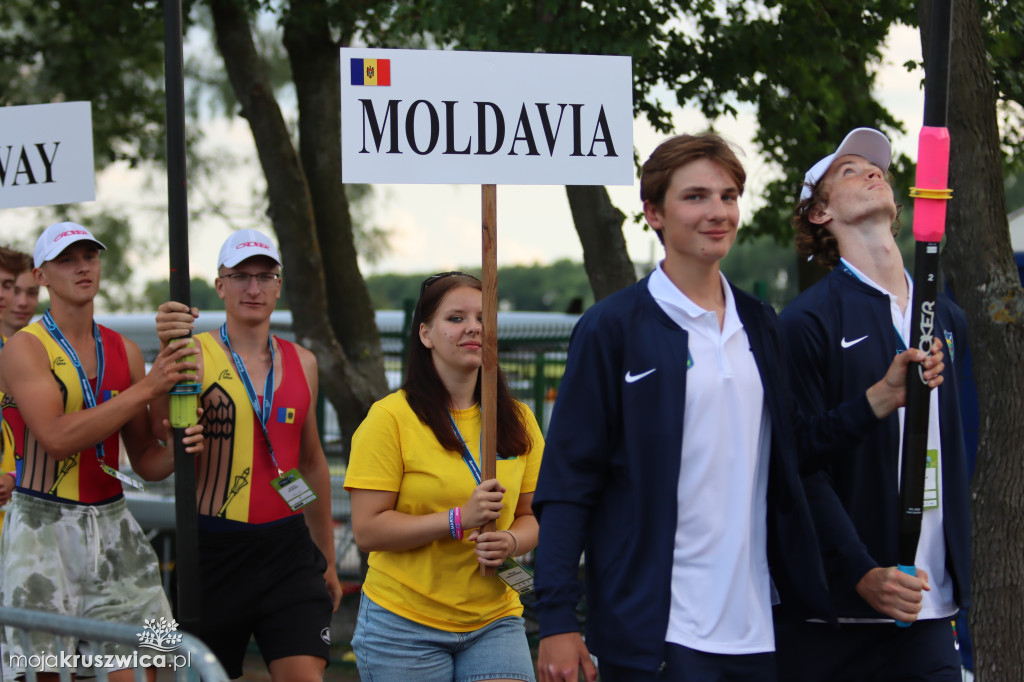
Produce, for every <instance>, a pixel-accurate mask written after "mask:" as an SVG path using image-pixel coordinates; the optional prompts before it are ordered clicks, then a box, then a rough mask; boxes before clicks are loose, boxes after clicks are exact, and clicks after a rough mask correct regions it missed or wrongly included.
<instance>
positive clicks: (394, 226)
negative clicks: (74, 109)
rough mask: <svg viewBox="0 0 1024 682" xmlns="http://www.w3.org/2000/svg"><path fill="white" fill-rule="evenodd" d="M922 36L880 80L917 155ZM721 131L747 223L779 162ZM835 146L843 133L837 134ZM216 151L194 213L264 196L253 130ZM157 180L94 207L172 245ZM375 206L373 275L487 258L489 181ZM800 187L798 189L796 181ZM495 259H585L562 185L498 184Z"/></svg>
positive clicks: (649, 142) (193, 230)
mask: <svg viewBox="0 0 1024 682" xmlns="http://www.w3.org/2000/svg"><path fill="white" fill-rule="evenodd" d="M920 58H921V50H920V42H919V38H918V34H917V32H916V31H915V30H912V29H908V28H897V29H895V30H894V31H893V33H892V34H891V35H890V39H889V43H888V47H887V49H886V51H885V53H884V63H885V66H884V68H883V70H882V71H881V73H880V75H879V79H878V87H879V90H878V95H879V97H880V98H881V100H882V101H883V103H884V104H885V105H886V106H887V107H888V108H889V110H890V111H891V112H892V113H893V114H894V115H895V116H896V118H897V119H899V120H902V121H903V122H904V123H905V127H906V129H907V130H908V131H909V133H908V134H907V135H904V136H901V137H900V138H897V139H894V140H893V143H894V146H895V147H896V148H897V150H898V151H902V152H905V153H907V154H908V155H910V156H911V158H915V157H916V155H917V152H916V149H917V132H918V129H919V126H920V121H921V116H922V108H923V94H922V91H921V77H922V74H921V72H920V71H917V72H914V73H907V71H906V69H905V68H904V67H903V64H904V62H906V61H908V60H917V61H920ZM674 121H675V130H676V131H677V132H698V131H700V130H703V129H705V128H706V127H707V121H706V120H705V119H704V118H703V117H702V116H701V115H700V114H699V112H697V111H695V110H681V109H679V110H677V111H676V113H675V116H674ZM716 128H717V129H718V131H719V132H720V133H722V134H723V135H724V136H725V137H726V138H728V139H729V140H731V141H732V142H734V143H736V144H737V145H738V146H739V147H740V148H741V149H742V150H743V152H744V155H743V156H742V157H741V158H742V160H743V162H744V166H745V167H746V170H747V175H748V182H747V191H746V193H745V195H744V197H743V199H742V201H741V212H742V219H741V225H742V224H743V221H744V220H745V219H746V217H747V216H749V215H752V213H753V209H754V208H756V204H755V203H754V202H755V201H756V196H757V195H758V194H759V192H760V189H761V188H762V187H763V185H764V184H765V183H766V181H767V180H769V179H770V178H771V177H772V175H771V174H772V172H773V171H772V169H771V168H770V167H769V166H767V165H766V164H765V163H764V162H763V160H762V159H761V158H759V157H758V156H757V154H756V153H755V150H754V146H753V144H752V143H751V137H752V135H753V130H754V118H753V115H752V114H751V113H750V109H749V108H748V109H747V110H745V111H741V114H740V116H739V117H738V118H736V119H724V118H723V119H719V120H718V121H716ZM633 135H634V140H633V142H634V145H635V147H636V149H637V153H638V155H639V157H640V159H646V158H647V157H648V156H649V155H650V153H651V151H653V149H654V147H656V146H657V145H658V144H659V143H660V142H661V141H662V140H663V139H664V136H663V135H660V134H658V133H655V132H654V131H653V130H651V128H650V126H649V125H647V123H646V122H645V121H642V120H638V121H636V122H635V123H634V126H633ZM835 142H836V144H838V143H839V140H836V141H835ZM205 145H206V149H204V151H206V152H208V153H214V154H218V155H222V156H223V155H227V154H230V155H233V156H238V157H240V158H243V159H247V161H246V162H245V164H244V165H242V166H240V168H239V170H238V171H237V172H232V173H226V174H224V176H223V177H222V178H221V179H220V181H219V182H218V183H217V185H214V186H211V185H204V186H203V187H200V188H195V187H194V188H192V189H191V190H190V191H191V195H190V198H189V204H190V207H191V208H194V207H196V206H198V205H200V204H201V203H202V198H201V197H200V196H199V195H198V194H197V192H198V191H200V190H202V191H204V192H206V193H224V194H225V195H226V196H228V197H229V198H231V199H232V200H233V202H229V209H230V208H231V207H232V206H233V207H234V209H235V210H238V211H240V210H242V208H243V207H244V206H246V205H248V201H249V197H250V196H251V195H252V194H253V193H254V192H259V191H261V189H262V187H263V184H264V182H263V179H262V177H261V175H260V174H259V169H258V165H257V164H256V161H255V154H254V152H253V151H252V136H251V134H250V132H249V129H248V126H247V124H246V122H245V120H244V119H242V118H240V117H235V118H233V119H231V120H224V119H220V120H216V121H213V122H211V123H210V125H209V130H208V131H207V135H206V142H205ZM162 182H163V180H162V179H158V181H157V182H156V183H155V186H151V185H150V183H147V178H146V174H145V173H144V172H142V171H138V170H130V169H127V168H125V167H123V166H116V167H113V168H110V169H108V170H107V171H105V172H104V173H102V174H101V175H99V176H98V177H97V200H96V202H95V203H94V204H91V205H89V206H88V210H95V211H99V210H102V209H104V208H107V209H115V210H118V211H120V212H125V213H128V214H129V215H131V216H132V221H133V228H134V230H135V234H136V238H137V239H139V240H143V241H146V242H147V243H150V244H153V243H154V240H157V242H158V243H157V246H159V240H163V241H166V217H165V216H166V187H165V186H164V185H163V184H162ZM374 190H375V192H374V197H373V199H372V205H371V220H372V222H373V223H374V224H376V225H377V226H379V227H382V228H385V229H387V230H389V231H390V232H391V234H392V239H391V249H390V253H389V254H388V255H387V256H385V257H384V258H383V259H382V260H381V261H380V262H379V263H377V264H376V265H373V266H370V265H366V264H364V265H363V268H362V269H363V273H364V274H372V273H381V272H428V271H432V272H439V271H443V270H449V269H453V268H456V267H465V266H471V265H474V264H478V263H479V262H480V187H479V185H377V186H375V188H374ZM608 191H609V193H610V195H611V198H612V202H613V203H614V204H615V205H616V206H618V207H619V208H620V209H621V210H622V211H623V212H624V213H626V214H627V215H629V216H632V215H633V214H634V213H636V212H637V211H639V208H640V201H639V187H638V184H637V183H636V182H634V184H633V185H632V186H620V187H609V188H608ZM794 192H795V188H794ZM37 216H38V214H37V211H35V210H34V209H7V210H5V211H3V212H2V213H0V243H10V244H12V245H20V246H21V247H23V248H26V249H27V250H29V251H30V250H31V246H32V244H33V243H34V237H33V236H32V235H34V234H36V233H37V232H38V229H39V228H40V227H42V226H41V225H38V224H37V223H38V221H39V219H38V217H37ZM236 226H237V227H257V228H258V229H262V230H264V231H265V232H267V233H268V234H272V228H271V226H270V224H269V222H267V221H265V220H262V221H261V220H260V216H246V220H245V221H244V222H238V224H237V225H236ZM230 231H231V225H230V223H229V222H228V221H226V220H224V219H221V218H209V219H205V220H202V221H193V222H192V224H191V225H190V237H189V247H190V248H189V250H190V253H191V265H190V267H191V272H192V274H193V276H200V277H207V278H211V279H212V277H213V276H214V274H215V266H216V263H215V260H216V254H217V251H218V249H219V247H220V244H221V242H222V241H223V240H224V239H225V238H226V236H227V235H228V234H229V233H230ZM497 232H498V262H499V264H532V263H550V262H552V261H554V260H558V259H560V258H571V259H573V260H582V250H581V247H580V244H579V240H578V238H577V236H576V232H575V230H574V229H573V225H572V218H571V214H570V212H569V206H568V201H567V200H566V196H565V190H564V188H563V187H557V186H506V185H502V186H499V187H498V228H497ZM623 232H624V234H625V237H626V242H627V245H628V248H629V253H630V257H631V258H632V259H633V261H634V262H647V261H649V260H650V259H651V257H652V255H653V256H654V257H655V258H660V253H661V251H660V246H658V245H657V239H656V238H655V237H654V236H653V234H652V233H651V232H650V231H649V230H648V231H645V230H643V229H642V227H641V226H640V225H638V224H636V223H633V222H631V221H627V223H626V224H625V225H624V227H623ZM132 265H133V266H135V269H136V278H137V279H138V280H139V283H140V286H141V283H142V282H144V281H145V280H147V279H156V278H164V277H166V276H167V252H166V249H163V250H162V252H161V253H159V254H158V255H157V256H156V257H151V256H148V255H147V256H142V255H141V254H140V255H138V256H136V257H135V258H134V262H133V263H132Z"/></svg>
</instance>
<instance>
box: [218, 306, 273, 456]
mask: <svg viewBox="0 0 1024 682" xmlns="http://www.w3.org/2000/svg"><path fill="white" fill-rule="evenodd" d="M220 340H221V341H223V342H224V345H225V346H227V349H228V352H229V353H231V359H232V360H233V361H234V363H235V369H236V370H237V371H238V377H239V378H240V379H241V380H242V385H243V386H245V392H246V393H247V394H248V396H249V402H250V403H251V404H252V411H253V413H254V414H255V415H256V421H257V422H259V424H260V428H261V429H262V430H263V439H264V440H265V441H266V442H267V451H268V452H269V453H270V461H271V462H273V463H274V467H275V468H276V469H277V473H278V474H280V473H281V467H280V466H278V464H277V459H276V458H275V457H274V447H273V446H272V445H271V444H270V433H269V432H268V431H267V424H268V423H270V415H271V414H272V412H273V409H274V407H273V406H274V340H273V339H272V338H270V332H267V344H268V345H269V346H270V371H269V372H267V380H266V381H265V382H264V383H263V409H262V410H261V409H260V399H259V397H258V396H257V395H256V389H255V388H254V387H253V385H252V380H251V379H250V378H249V373H248V372H247V371H245V361H244V360H242V358H241V356H239V355H238V353H236V352H235V351H234V350H233V349H232V348H231V341H230V340H229V339H228V324H227V322H225V323H224V324H222V325H221V327H220Z"/></svg>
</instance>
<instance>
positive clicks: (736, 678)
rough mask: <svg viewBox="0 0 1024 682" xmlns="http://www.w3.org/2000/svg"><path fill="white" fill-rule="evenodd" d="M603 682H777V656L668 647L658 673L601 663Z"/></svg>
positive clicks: (675, 645) (668, 645)
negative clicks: (719, 652)
mask: <svg viewBox="0 0 1024 682" xmlns="http://www.w3.org/2000/svg"><path fill="white" fill-rule="evenodd" d="M599 668H600V671H601V682H649V681H650V682H655V681H657V682H776V679H777V678H776V676H775V656H774V655H773V654H771V653H765V654H741V655H731V654H709V653H705V652H703V651H696V650H694V649H689V648H687V647H685V646H681V645H679V644H671V643H669V644H666V645H665V663H664V664H663V665H662V667H661V669H660V670H658V671H657V672H653V673H652V672H648V671H646V670H636V669H634V668H624V667H622V666H617V665H610V664H606V663H601V664H600V665H599Z"/></svg>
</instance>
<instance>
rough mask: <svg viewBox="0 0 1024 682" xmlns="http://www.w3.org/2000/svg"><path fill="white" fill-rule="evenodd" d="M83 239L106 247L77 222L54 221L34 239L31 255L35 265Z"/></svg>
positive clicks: (39, 265)
mask: <svg viewBox="0 0 1024 682" xmlns="http://www.w3.org/2000/svg"><path fill="white" fill-rule="evenodd" d="M83 239H86V240H88V241H91V242H93V243H94V244H96V246H98V247H100V248H101V249H106V248H107V247H105V246H104V245H103V242H101V241H100V240H99V239H96V237H93V236H92V232H90V231H89V230H87V229H85V228H84V227H82V226H81V225H79V224H78V223H54V224H53V225H50V226H49V227H48V228H46V229H45V230H43V233H42V234H41V235H39V239H37V240H36V249H35V252H34V253H33V255H32V261H33V263H34V265H35V267H37V268H38V267H41V266H42V265H43V263H45V262H46V261H49V260H53V259H54V258H56V257H57V256H59V255H60V254H61V252H62V251H64V249H66V248H68V247H69V246H71V245H72V244H74V243H75V242H80V241H82V240H83Z"/></svg>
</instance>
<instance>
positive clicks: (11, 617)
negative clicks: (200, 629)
mask: <svg viewBox="0 0 1024 682" xmlns="http://www.w3.org/2000/svg"><path fill="white" fill-rule="evenodd" d="M0 625H2V626H7V627H10V628H15V630H16V635H17V636H19V638H20V643H21V651H22V653H21V654H12V653H11V652H9V651H8V650H7V649H5V650H4V651H3V652H2V653H0V665H2V667H4V668H7V667H8V666H10V667H12V668H17V669H21V668H22V667H24V670H25V672H24V674H25V679H26V680H27V682H35V680H36V679H37V675H38V673H39V672H43V670H42V669H44V668H45V669H46V670H45V672H52V671H53V670H54V669H56V670H58V671H59V675H60V680H61V682H68V681H70V680H71V679H72V676H73V675H75V674H76V669H77V668H78V667H79V663H82V662H88V663H90V664H93V665H91V666H90V667H92V669H93V672H94V674H95V675H96V679H97V680H99V682H105V681H106V680H108V679H109V677H108V675H109V672H113V671H114V670H120V669H125V668H132V669H133V670H134V676H135V680H136V681H137V682H144V681H145V679H146V670H145V669H146V667H148V666H150V665H154V664H159V663H163V664H164V665H169V666H170V667H172V668H173V670H174V679H175V680H179V681H184V680H201V681H202V682H227V680H228V679H229V678H228V675H227V673H225V672H224V668H222V667H221V665H220V662H219V661H218V660H217V657H216V656H214V654H213V652H212V651H210V649H209V647H207V646H206V645H205V644H203V643H202V642H201V641H200V640H199V639H198V638H197V637H195V636H194V635H190V634H189V633H187V632H182V633H174V635H173V636H174V640H175V644H174V647H173V650H171V651H165V650H164V648H159V649H158V648H154V649H152V653H149V651H148V650H147V649H146V644H145V643H144V641H143V634H144V630H145V628H144V629H143V632H140V630H139V628H136V627H133V626H131V625H123V624H120V623H108V622H106V621H100V620H93V619H90V618H76V617H73V616H63V615H58V614H54V613H44V612H41V611H31V610H28V609H15V608H3V607H0ZM175 627H176V626H175ZM30 632H48V633H51V634H55V635H68V636H71V637H77V638H78V639H79V640H81V641H83V642H88V643H90V644H91V645H92V646H93V647H94V649H95V650H96V651H97V652H98V651H99V646H98V645H99V644H100V643H103V642H109V643H116V644H128V645H134V646H136V647H140V648H142V651H141V652H140V651H138V650H136V651H135V652H133V654H129V655H112V656H111V657H110V658H108V657H107V656H105V655H104V656H102V657H101V658H102V660H100V661H98V662H99V663H101V665H98V666H96V665H94V664H95V663H96V662H97V657H96V656H87V655H82V654H79V653H78V652H76V651H73V652H60V653H56V654H54V653H50V654H45V653H43V652H34V651H32V649H31V648H30V647H31V646H32V645H31V641H30V637H29V633H30ZM178 638H180V642H179V641H178ZM18 656H21V657H22V659H21V660H19V661H14V662H15V663H18V664H19V665H16V666H15V665H12V659H14V658H16V657H18ZM160 656H162V658H158V657H160ZM87 658H88V659H89V660H88V661H86V659H87ZM21 663H24V664H25V665H24V666H22V665H20V664H21ZM106 663H113V665H111V666H107V665H106ZM108 671H109V672H108ZM5 672H7V673H9V671H5Z"/></svg>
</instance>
